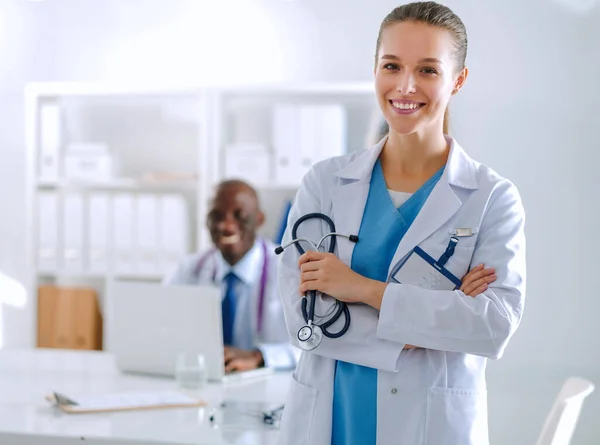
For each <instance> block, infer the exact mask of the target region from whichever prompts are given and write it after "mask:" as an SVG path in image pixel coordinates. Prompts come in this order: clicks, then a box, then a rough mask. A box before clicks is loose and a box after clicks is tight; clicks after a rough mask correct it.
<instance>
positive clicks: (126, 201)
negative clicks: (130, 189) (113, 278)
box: [111, 193, 135, 274]
mask: <svg viewBox="0 0 600 445" xmlns="http://www.w3.org/2000/svg"><path fill="white" fill-rule="evenodd" d="M134 217H135V215H134V197H133V195H131V194H128V193H119V194H116V195H115V196H114V197H113V211H112V227H111V232H112V234H113V267H114V272H115V273H117V274H132V273H134V261H133V260H134V258H133V249H134V244H133V240H134V238H133V224H134Z"/></svg>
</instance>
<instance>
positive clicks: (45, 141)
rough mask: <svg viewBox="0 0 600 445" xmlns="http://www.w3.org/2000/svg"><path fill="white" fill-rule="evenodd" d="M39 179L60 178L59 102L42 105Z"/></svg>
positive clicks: (50, 179)
mask: <svg viewBox="0 0 600 445" xmlns="http://www.w3.org/2000/svg"><path fill="white" fill-rule="evenodd" d="M39 119H40V125H39V131H40V138H39V141H40V153H39V166H38V168H39V172H38V175H39V179H40V180H43V181H57V180H58V178H59V165H60V146H61V111H60V107H59V105H58V104H51V103H46V104H43V105H41V106H40V114H39Z"/></svg>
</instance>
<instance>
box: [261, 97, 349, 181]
mask: <svg viewBox="0 0 600 445" xmlns="http://www.w3.org/2000/svg"><path fill="white" fill-rule="evenodd" d="M346 126H347V118H346V110H345V108H344V107H343V106H342V105H340V104H325V105H292V104H278V105H276V106H275V109H274V115H273V146H274V149H275V181H276V182H277V183H278V184H281V185H291V186H298V185H300V183H301V181H302V178H303V177H304V175H305V174H306V173H307V172H308V170H310V168H311V167H312V166H313V165H314V164H315V163H317V162H319V161H321V160H323V159H326V158H330V157H333V156H339V155H342V154H344V153H346V151H347V149H346V131H347V128H346Z"/></svg>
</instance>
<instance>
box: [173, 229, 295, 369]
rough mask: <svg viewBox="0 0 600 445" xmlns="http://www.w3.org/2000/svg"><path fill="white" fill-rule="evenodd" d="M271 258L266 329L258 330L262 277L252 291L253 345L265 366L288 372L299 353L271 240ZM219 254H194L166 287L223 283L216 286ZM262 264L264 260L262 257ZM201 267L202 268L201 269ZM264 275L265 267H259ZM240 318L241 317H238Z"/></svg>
mask: <svg viewBox="0 0 600 445" xmlns="http://www.w3.org/2000/svg"><path fill="white" fill-rule="evenodd" d="M264 242H265V244H266V247H267V255H269V260H268V269H267V274H266V277H267V284H266V287H265V297H264V298H265V300H264V303H263V313H262V317H263V318H262V329H260V330H259V329H258V309H259V296H260V277H256V280H255V284H254V285H253V289H252V292H251V298H252V300H251V301H250V303H249V305H248V307H249V308H250V312H251V313H250V314H244V315H245V316H249V317H250V320H251V323H252V333H253V335H254V338H253V340H252V344H253V345H254V346H255V347H257V348H259V349H260V350H261V352H262V354H263V358H264V361H265V365H266V366H269V367H273V368H276V369H288V368H291V367H294V366H295V364H296V360H297V358H298V356H299V352H298V351H297V349H296V348H294V347H293V346H292V345H291V344H290V342H289V337H288V334H287V329H286V326H285V321H284V317H283V310H282V307H281V299H280V298H279V290H278V287H277V267H278V264H277V263H278V257H277V256H276V255H275V252H274V249H275V245H274V244H273V243H271V242H269V241H268V240H264ZM218 256H219V253H218V252H217V251H216V250H213V251H206V252H201V253H199V254H194V255H190V256H189V257H187V258H185V259H183V260H182V261H181V262H180V263H179V264H178V266H177V267H176V269H175V270H174V271H173V272H172V273H171V274H169V275H168V276H167V277H165V279H164V280H163V284H164V285H199V284H220V283H213V278H214V275H216V276H217V277H218V276H219V273H216V274H215V270H216V268H217V269H218V267H219V261H218ZM260 261H261V264H262V261H263V257H262V255H260ZM199 265H201V266H202V267H199ZM256 269H257V270H258V271H259V272H262V267H257V268H256ZM238 316H240V314H238Z"/></svg>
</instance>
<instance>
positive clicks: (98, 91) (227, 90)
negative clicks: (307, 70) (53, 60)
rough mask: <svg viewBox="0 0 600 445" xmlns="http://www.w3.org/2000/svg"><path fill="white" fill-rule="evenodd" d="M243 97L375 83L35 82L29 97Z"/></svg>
mask: <svg viewBox="0 0 600 445" xmlns="http://www.w3.org/2000/svg"><path fill="white" fill-rule="evenodd" d="M211 90H214V91H218V92H221V93H224V94H240V95H247V94H249V95H261V94H266V95H273V94H274V95H288V94H292V95H314V94H320V95H332V94H374V91H375V88H374V85H373V82H345V83H274V84H260V83H257V84H237V85H229V84H228V85H218V84H213V85H183V84H159V85H157V84H152V85H144V83H143V82H141V83H136V84H121V83H111V82H32V83H29V84H28V85H27V86H26V93H27V94H28V95H30V96H32V97H61V96H121V95H170V94H173V95H190V94H191V95H201V94H202V93H204V92H207V91H211Z"/></svg>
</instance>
